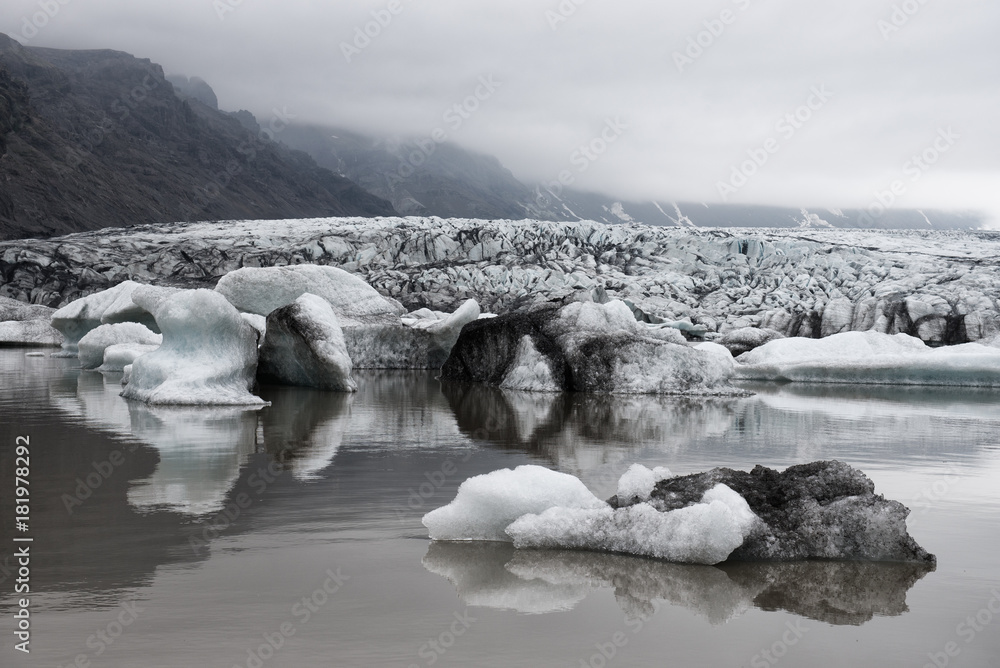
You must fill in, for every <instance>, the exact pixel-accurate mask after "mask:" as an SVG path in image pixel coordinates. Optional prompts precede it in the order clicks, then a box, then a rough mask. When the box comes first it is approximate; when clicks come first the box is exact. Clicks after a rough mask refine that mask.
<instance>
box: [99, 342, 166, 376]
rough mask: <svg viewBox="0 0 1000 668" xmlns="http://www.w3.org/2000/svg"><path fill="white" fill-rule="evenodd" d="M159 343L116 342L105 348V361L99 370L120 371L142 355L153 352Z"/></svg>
mask: <svg viewBox="0 0 1000 668" xmlns="http://www.w3.org/2000/svg"><path fill="white" fill-rule="evenodd" d="M159 347H160V345H159V344H155V345H147V344H142V343H116V344H114V345H110V346H108V347H107V348H105V349H104V363H103V364H101V366H99V367H97V370H98V371H108V372H118V371H124V370H125V367H126V366H128V365H130V364H132V363H133V362H135V360H136V359H137V358H138V357H139V356H140V355H145V354H146V353H151V352H153V351H154V350H156V349H157V348H159Z"/></svg>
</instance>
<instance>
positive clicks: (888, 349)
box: [736, 332, 1000, 387]
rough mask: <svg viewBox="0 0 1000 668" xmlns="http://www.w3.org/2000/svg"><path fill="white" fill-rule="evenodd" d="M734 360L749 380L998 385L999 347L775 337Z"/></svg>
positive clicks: (856, 336)
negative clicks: (940, 345) (939, 345)
mask: <svg viewBox="0 0 1000 668" xmlns="http://www.w3.org/2000/svg"><path fill="white" fill-rule="evenodd" d="M737 362H738V364H737V369H736V372H737V376H738V377H740V378H744V379H753V380H790V381H801V382H814V383H868V384H889V385H962V386H968V387H1000V349H997V348H994V347H991V346H985V345H981V344H978V343H965V344H961V345H956V346H947V347H942V348H930V347H928V346H927V345H925V344H924V343H923V341H921V340H920V339H917V338H914V337H912V336H907V335H906V334H896V335H889V334H880V333H878V332H845V333H842V334H834V335H832V336H829V337H827V338H825V339H808V338H789V339H779V340H776V341H771V342H769V343H766V344H764V345H763V346H761V347H759V348H756V349H754V350H752V351H750V352H747V353H744V354H742V355H740V356H739V357H738V358H737Z"/></svg>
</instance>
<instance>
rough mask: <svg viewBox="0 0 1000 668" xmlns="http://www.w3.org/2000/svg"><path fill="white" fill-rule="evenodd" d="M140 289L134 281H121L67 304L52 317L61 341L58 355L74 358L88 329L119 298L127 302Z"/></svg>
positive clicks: (99, 322) (99, 319) (98, 320)
mask: <svg viewBox="0 0 1000 668" xmlns="http://www.w3.org/2000/svg"><path fill="white" fill-rule="evenodd" d="M139 287H140V284H139V283H136V282H135V281H124V282H123V283H119V284H118V285H116V286H114V287H113V288H108V289H107V290H102V291H100V292H95V293H94V294H91V295H88V296H86V297H81V298H80V299H77V300H76V301H73V302H70V303H69V304H67V305H66V306H63V307H62V308H60V309H59V310H57V311H56V312H55V313H53V314H52V326H53V327H54V328H55V329H57V330H59V332H60V333H62V335H63V336H64V337H65V339H66V340H65V341H64V342H63V344H62V347H63V350H62V355H64V356H66V357H76V356H77V352H78V350H77V343H78V342H79V341H80V339H82V338H83V336H84V335H85V334H86V333H87V332H89V331H90V330H92V329H97V328H98V327H100V326H101V325H102V324H105V323H104V322H103V320H102V318H103V317H104V314H105V313H106V312H107V310H108V308H109V307H111V305H112V304H115V303H116V302H117V301H118V299H119V297H123V296H125V297H128V298H129V299H131V295H132V293H133V292H134V291H135V290H136V289H137V288H139Z"/></svg>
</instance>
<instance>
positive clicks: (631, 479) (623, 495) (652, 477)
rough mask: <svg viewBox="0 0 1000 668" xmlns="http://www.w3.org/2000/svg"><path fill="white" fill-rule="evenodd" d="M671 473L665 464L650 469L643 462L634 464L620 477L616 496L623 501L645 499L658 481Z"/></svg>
mask: <svg viewBox="0 0 1000 668" xmlns="http://www.w3.org/2000/svg"><path fill="white" fill-rule="evenodd" d="M671 475H672V474H671V473H670V469H668V468H667V467H665V466H657V467H655V468H653V469H649V468H646V467H645V466H643V465H642V464H632V466H630V467H628V471H625V473H624V474H622V477H621V478H619V479H618V491H617V492H616V493H615V496H616V497H618V498H619V499H621V500H623V501H628V500H630V499H634V498H638V499H639V500H640V501H645V500H647V499H648V498H649V495H650V494H652V493H653V487H654V486H655V485H656V483H658V482H660V481H661V480H666V479H667V478H669V477H671Z"/></svg>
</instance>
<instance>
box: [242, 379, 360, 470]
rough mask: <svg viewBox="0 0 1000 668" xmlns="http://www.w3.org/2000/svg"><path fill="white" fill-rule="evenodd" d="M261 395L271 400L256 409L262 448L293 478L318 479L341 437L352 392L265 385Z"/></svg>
mask: <svg viewBox="0 0 1000 668" xmlns="http://www.w3.org/2000/svg"><path fill="white" fill-rule="evenodd" d="M261 394H262V396H264V398H265V399H266V400H267V401H270V402H271V405H270V406H268V407H266V408H264V409H262V410H261V412H260V427H261V430H260V431H261V434H262V436H263V446H264V449H265V450H266V451H267V452H268V453H271V454H272V455H275V456H276V457H278V458H279V459H281V460H282V461H284V463H285V465H286V466H288V467H289V468H290V470H291V472H292V475H293V476H294V477H295V478H296V479H297V480H319V479H320V477H321V476H320V474H321V473H322V472H323V470H324V469H326V468H327V467H328V466H330V464H331V463H332V462H333V458H334V455H336V454H337V449H338V448H339V447H340V445H341V443H342V442H343V440H344V434H345V432H346V430H347V427H348V425H349V423H350V418H351V404H352V403H353V401H354V394H352V393H344V392H322V391H319V390H312V389H307V388H299V387H268V388H266V389H265V390H263V391H262V392H261Z"/></svg>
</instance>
